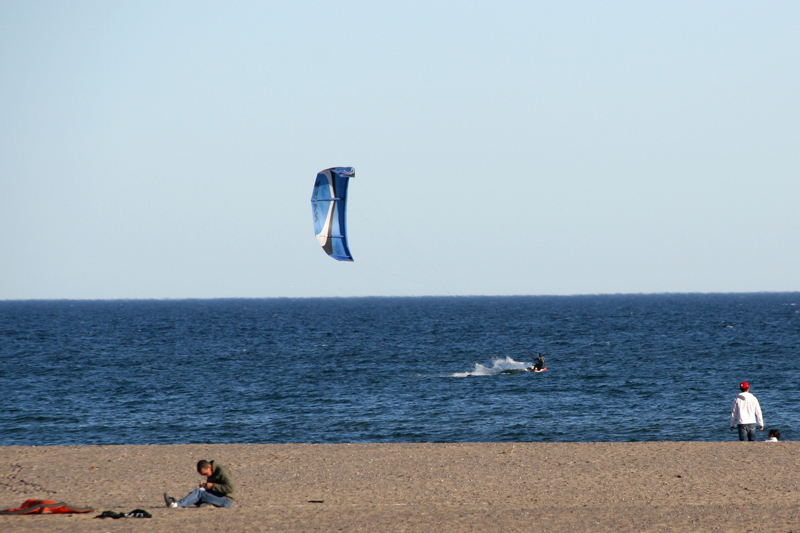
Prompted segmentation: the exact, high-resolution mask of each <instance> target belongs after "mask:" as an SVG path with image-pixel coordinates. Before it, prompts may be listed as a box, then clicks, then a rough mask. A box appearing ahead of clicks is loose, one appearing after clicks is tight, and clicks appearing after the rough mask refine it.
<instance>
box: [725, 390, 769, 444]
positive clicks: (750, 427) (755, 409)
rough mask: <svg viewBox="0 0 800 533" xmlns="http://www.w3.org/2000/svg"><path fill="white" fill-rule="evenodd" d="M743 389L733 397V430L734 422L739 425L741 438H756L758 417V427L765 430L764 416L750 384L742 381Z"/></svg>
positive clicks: (751, 439)
mask: <svg viewBox="0 0 800 533" xmlns="http://www.w3.org/2000/svg"><path fill="white" fill-rule="evenodd" d="M739 390H740V391H742V392H740V393H739V394H737V395H736V398H734V399H733V406H732V407H731V431H733V424H734V422H735V423H736V425H737V426H738V427H739V440H742V441H743V440H744V439H745V436H747V440H749V441H754V440H756V419H758V426H759V427H758V429H759V430H760V431H763V430H764V418H763V417H762V416H761V406H760V405H759V404H758V400H757V399H756V397H755V396H753V395H752V394H750V384H749V383H747V382H746V381H742V382H741V383H740V384H739Z"/></svg>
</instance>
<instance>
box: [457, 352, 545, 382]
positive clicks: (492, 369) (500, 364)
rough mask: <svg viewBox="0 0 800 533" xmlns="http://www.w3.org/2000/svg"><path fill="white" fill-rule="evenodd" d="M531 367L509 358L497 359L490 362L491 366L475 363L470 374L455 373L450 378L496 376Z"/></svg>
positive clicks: (528, 364)
mask: <svg viewBox="0 0 800 533" xmlns="http://www.w3.org/2000/svg"><path fill="white" fill-rule="evenodd" d="M529 366H531V363H524V362H521V361H514V360H513V359H511V358H510V357H505V358H497V359H494V360H492V364H491V366H486V365H482V364H480V363H475V368H474V369H473V370H472V372H456V373H455V374H452V376H451V377H454V378H465V377H467V376H496V375H497V374H500V373H501V372H503V371H504V370H523V369H525V368H528V367H529Z"/></svg>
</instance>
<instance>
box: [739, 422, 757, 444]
mask: <svg viewBox="0 0 800 533" xmlns="http://www.w3.org/2000/svg"><path fill="white" fill-rule="evenodd" d="M738 427H739V440H742V441H743V440H744V438H745V435H746V436H747V440H749V441H754V440H756V425H755V424H739V425H738Z"/></svg>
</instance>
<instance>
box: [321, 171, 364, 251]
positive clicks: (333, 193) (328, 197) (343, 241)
mask: <svg viewBox="0 0 800 533" xmlns="http://www.w3.org/2000/svg"><path fill="white" fill-rule="evenodd" d="M355 175H356V169H354V168H353V167H333V168H326V169H325V170H322V171H320V173H319V174H317V179H316V181H315V182H314V192H313V193H312V194H311V211H312V213H313V215H314V233H315V234H316V236H317V241H319V243H320V244H321V245H322V249H323V250H325V253H326V254H328V255H329V256H331V257H333V258H334V259H336V260H337V261H352V260H353V256H352V255H351V254H350V248H348V246H347V224H346V218H345V210H346V207H347V183H348V182H349V181H350V178H352V177H354V176H355Z"/></svg>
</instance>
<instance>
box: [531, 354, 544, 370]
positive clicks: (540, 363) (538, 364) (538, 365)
mask: <svg viewBox="0 0 800 533" xmlns="http://www.w3.org/2000/svg"><path fill="white" fill-rule="evenodd" d="M533 369H534V370H542V369H544V356H543V355H542V354H539V359H537V360H536V363H534V365H533Z"/></svg>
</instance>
